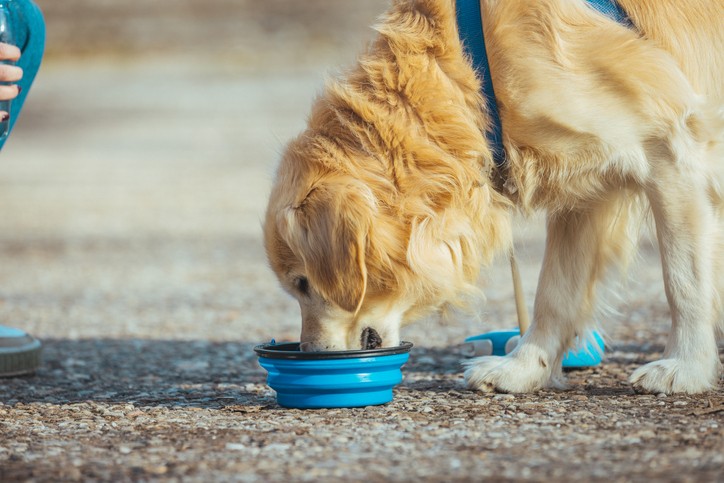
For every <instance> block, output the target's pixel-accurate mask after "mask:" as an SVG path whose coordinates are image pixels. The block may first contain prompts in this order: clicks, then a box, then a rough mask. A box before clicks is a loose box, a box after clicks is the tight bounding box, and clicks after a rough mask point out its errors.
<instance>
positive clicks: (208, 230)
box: [0, 0, 668, 346]
mask: <svg viewBox="0 0 724 483" xmlns="http://www.w3.org/2000/svg"><path fill="white" fill-rule="evenodd" d="M37 3H38V4H39V5H40V6H41V8H42V9H43V11H44V12H45V16H46V22H47V32H48V41H47V53H46V58H45V61H44V64H43V66H42V68H41V70H40V73H39V74H38V77H37V80H36V83H35V85H34V86H33V89H32V91H31V92H30V95H29V97H28V100H27V102H26V107H25V110H24V112H23V113H22V115H21V117H20V119H19V121H18V124H17V126H16V129H15V130H14V132H13V134H12V136H11V138H10V139H9V140H8V142H7V144H6V145H5V149H4V150H3V151H2V153H1V154H0V324H5V325H13V326H16V327H20V328H23V329H25V330H28V331H30V332H32V333H33V334H35V335H36V336H39V337H42V338H63V339H78V338H95V337H106V338H148V339H162V338H174V339H201V340H242V341H245V342H258V341H265V340H269V339H270V338H271V337H276V338H277V339H287V340H295V339H297V338H298V336H299V320H300V317H299V309H298V307H297V306H296V304H295V303H294V302H292V300H291V299H290V298H289V297H288V296H286V295H285V294H284V293H282V292H281V290H280V289H279V287H278V284H277V282H276V279H275V278H274V276H273V275H272V274H271V271H270V270H269V269H268V268H267V264H266V259H265V256H264V252H263V248H262V244H261V220H262V217H263V212H264V209H265V206H266V201H267V195H268V192H269V186H270V182H271V179H272V176H273V173H274V169H275V166H276V163H277V159H278V155H279V153H280V151H281V149H282V147H283V145H284V143H285V142H286V141H287V140H288V139H290V138H291V137H292V136H294V135H295V134H296V133H298V132H299V131H300V130H301V129H302V128H303V127H304V124H305V119H306V115H307V112H308V110H309V107H310V105H311V102H312V99H313V97H314V96H315V94H316V93H317V92H318V91H319V90H320V88H321V86H322V84H323V81H324V77H325V75H328V74H329V73H333V72H335V71H336V70H338V69H340V68H343V67H345V66H348V65H350V64H352V63H353V62H354V60H355V57H356V55H357V54H358V53H359V52H360V51H361V50H362V49H363V48H364V46H365V44H366V43H367V42H368V41H370V40H371V39H372V38H373V36H374V32H373V31H372V30H371V29H370V25H372V24H374V22H375V20H376V19H377V17H378V16H379V15H380V14H382V13H383V12H384V11H385V10H386V7H387V5H388V3H389V2H388V0H364V1H359V0H304V1H295V0H264V1H258V0H203V1H200V0H153V1H149V0H124V1H119V0H63V1H58V0H37ZM516 231H517V233H516V242H517V244H518V245H519V248H520V250H519V256H520V263H521V269H522V272H523V277H524V285H525V290H526V294H527V298H528V303H529V305H531V304H532V301H533V297H534V292H535V285H536V283H535V282H536V280H537V271H538V268H539V266H540V265H539V263H540V257H541V254H542V250H543V239H544V237H543V230H542V224H541V222H540V220H539V219H535V220H533V221H527V222H525V223H523V224H521V225H519V226H518V228H517V230H516ZM645 254H646V263H647V264H649V263H650V264H652V265H651V266H652V269H651V270H648V271H645V272H641V273H639V274H638V275H637V276H638V278H639V279H640V280H642V281H643V282H644V283H643V284H641V285H640V286H639V288H640V290H638V291H629V297H630V298H628V299H627V302H629V303H630V305H629V306H628V307H629V308H623V307H621V308H620V310H623V311H624V314H623V316H624V318H626V319H628V321H629V322H637V321H638V322H641V324H640V325H639V326H638V327H637V328H636V329H635V334H632V333H631V330H630V329H629V331H628V332H622V331H621V330H622V329H621V328H620V327H619V326H609V327H608V330H609V334H611V335H612V336H613V337H614V338H615V337H618V336H625V337H627V338H630V337H631V336H634V337H637V338H639V337H640V338H641V339H643V340H652V338H654V336H655V337H657V338H658V340H663V337H664V335H663V334H662V333H661V328H660V327H659V328H658V329H655V328H654V327H653V326H651V325H650V324H648V323H646V320H650V319H655V320H658V321H660V322H661V324H662V325H664V327H665V326H666V325H667V320H668V314H667V312H666V311H667V309H666V304H665V302H664V298H663V290H662V288H661V282H660V278H661V277H660V271H659V268H658V267H657V266H656V264H657V263H658V262H657V257H656V254H655V250H651V246H650V245H649V246H648V251H647V252H645ZM491 270H492V272H493V273H492V274H490V275H489V276H488V277H486V279H487V280H490V281H491V282H490V283H489V284H488V287H486V289H485V290H486V296H487V302H486V304H485V306H484V308H482V309H481V313H480V319H482V323H481V320H477V319H475V320H473V319H470V318H463V319H462V320H461V322H460V323H458V324H453V325H452V326H450V327H447V328H445V329H444V330H430V328H431V324H434V322H428V323H423V324H417V325H415V326H413V327H412V328H411V329H409V331H408V332H407V335H405V337H408V338H409V340H412V341H413V342H415V343H416V344H420V345H433V346H434V345H448V344H456V343H459V342H460V341H461V340H462V339H463V338H464V337H466V336H468V335H472V334H475V333H479V332H482V331H484V330H489V329H492V328H502V327H510V326H514V325H515V309H514V304H513V298H512V285H511V283H510V278H509V271H508V266H507V263H506V261H505V260H501V261H499V262H498V263H497V264H496V265H494V266H493V267H492V269H491ZM652 302H653V304H652ZM615 305H616V306H617V307H620V306H621V304H619V303H618V302H616V304H615ZM643 305H647V306H651V307H652V308H651V310H653V311H654V312H656V313H651V312H650V311H649V312H646V311H641V310H638V309H640V307H641V306H643Z"/></svg>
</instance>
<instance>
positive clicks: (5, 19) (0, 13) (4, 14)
mask: <svg viewBox="0 0 724 483" xmlns="http://www.w3.org/2000/svg"><path fill="white" fill-rule="evenodd" d="M12 1H13V0H0V42H2V43H5V44H11V45H17V44H16V43H15V36H14V35H13V22H12V17H11V11H10V8H11V3H12ZM0 63H3V64H8V63H11V62H10V61H7V60H4V61H0ZM2 84H3V85H7V84H8V83H7V82H3V83H2ZM11 106H12V101H0V111H5V112H7V113H8V116H7V117H5V118H3V119H0V139H3V140H4V139H5V138H6V137H7V135H8V134H9V133H10V108H11Z"/></svg>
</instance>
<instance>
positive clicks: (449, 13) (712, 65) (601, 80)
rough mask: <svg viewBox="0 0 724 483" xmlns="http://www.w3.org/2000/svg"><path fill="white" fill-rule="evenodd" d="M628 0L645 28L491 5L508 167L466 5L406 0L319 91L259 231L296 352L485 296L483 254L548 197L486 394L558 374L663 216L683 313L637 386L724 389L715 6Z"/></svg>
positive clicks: (472, 366)
mask: <svg viewBox="0 0 724 483" xmlns="http://www.w3.org/2000/svg"><path fill="white" fill-rule="evenodd" d="M619 4H620V5H621V7H622V8H623V9H624V10H625V11H626V12H627V14H628V15H629V17H630V19H631V20H632V22H633V24H634V25H635V28H628V27H626V26H623V25H621V24H619V23H617V22H615V21H613V20H610V19H609V18H607V17H606V16H604V15H603V14H601V13H599V12H597V11H596V10H594V9H593V8H591V7H590V6H589V5H588V4H587V3H586V1H585V0H536V1H531V0H505V1H503V0H481V8H482V12H483V15H482V18H483V20H482V22H483V26H484V30H485V37H486V45H487V48H488V56H489V60H490V70H491V73H492V79H493V83H494V85H495V90H496V99H497V103H498V106H499V109H500V117H501V121H502V130H503V135H504V147H505V150H506V158H505V159H506V162H505V164H504V165H503V166H502V167H501V168H498V167H497V166H496V165H495V163H494V160H493V158H492V155H491V147H490V146H488V143H487V141H486V135H485V133H486V129H489V128H490V126H489V110H488V107H487V106H486V104H485V102H484V100H483V97H482V94H481V91H480V89H481V83H480V80H479V79H478V78H477V77H476V73H475V71H474V70H473V68H472V67H471V60H470V59H469V58H468V57H467V56H466V55H465V54H464V51H463V47H462V45H461V41H460V39H459V34H458V30H457V25H456V19H455V3H454V0H394V1H393V4H392V6H391V7H390V10H389V11H388V12H387V13H386V14H385V15H384V16H383V17H382V18H381V20H380V23H379V24H378V25H377V26H376V27H375V30H376V31H377V36H376V39H375V40H374V41H373V42H372V43H371V44H370V46H369V47H368V49H367V50H366V52H364V53H363V54H362V55H361V56H360V57H359V58H358V60H357V62H356V64H355V65H354V66H353V67H352V68H351V69H350V70H348V71H346V72H345V73H344V74H341V75H339V76H337V77H335V78H333V79H332V80H330V81H328V82H327V83H326V86H325V88H324V90H323V92H322V93H321V94H320V96H319V97H318V98H317V99H316V101H315V102H314V105H313V108H312V112H311V115H310V117H309V120H308V127H307V128H306V130H305V131H304V132H302V133H301V134H300V135H299V136H298V137H297V138H296V139H294V140H292V141H291V142H290V143H289V145H288V146H287V147H286V150H285V152H284V154H283V157H282V159H281V162H280V165H279V168H278V171H277V173H276V177H275V181H274V185H273V188H272V192H271V196H270V199H269V205H268V210H267V213H266V219H265V224H264V235H265V247H266V251H267V254H268V258H269V261H270V265H271V267H272V269H273V270H274V272H275V273H276V275H277V276H278V278H279V280H280V281H281V284H282V285H283V286H284V288H285V289H286V290H287V291H289V292H290V293H291V294H292V296H294V297H295V298H296V299H297V300H298V301H299V304H300V307H301V314H302V329H301V341H302V350H310V351H319V350H344V349H360V348H365V347H371V346H375V345H382V346H395V345H397V344H398V343H399V342H400V335H399V332H400V327H401V326H404V325H405V324H408V323H410V322H413V321H415V320H416V319H419V318H421V317H423V316H426V315H430V314H432V313H434V312H436V311H439V310H441V309H442V308H444V307H445V306H447V305H448V304H452V305H464V304H465V301H466V300H468V299H469V297H470V296H471V295H474V294H475V293H476V291H477V290H478V289H477V287H478V285H477V282H478V280H479V276H480V272H481V268H482V267H484V266H485V265H486V264H487V263H488V262H490V260H491V259H492V258H493V257H494V256H495V255H496V254H503V255H506V254H508V253H509V251H510V249H511V245H512V242H511V217H512V215H513V214H514V212H515V211H516V210H520V211H521V212H523V213H530V212H533V211H534V210H544V211H545V212H546V213H547V241H546V251H545V257H544V260H543V266H542V270H541V274H540V280H539V285H538V289H537V294H536V298H535V307H534V313H533V321H532V325H531V327H530V329H529V330H528V331H527V332H526V333H525V335H524V336H523V337H522V338H521V341H520V343H519V344H518V346H517V347H516V348H515V350H514V351H512V352H511V353H510V354H508V355H507V356H505V357H492V356H491V357H481V358H477V359H473V360H472V361H471V362H470V363H469V364H468V367H467V371H466V373H465V376H466V380H467V382H468V385H469V386H470V387H471V388H474V389H479V390H483V391H493V390H497V391H504V392H528V391H534V390H537V389H539V388H544V387H557V386H561V385H562V371H561V369H560V368H561V359H562V355H563V354H564V353H565V351H566V350H567V349H568V348H569V347H570V346H571V344H572V343H573V341H574V339H575V337H576V336H577V335H581V336H585V334H587V333H589V332H590V331H591V330H592V328H593V322H592V315H593V311H594V309H595V306H596V292H597V288H598V287H599V286H600V285H601V282H602V280H603V278H604V276H605V275H606V273H607V272H608V270H609V268H611V267H616V266H625V265H626V261H627V260H629V258H630V255H631V253H632V252H633V250H634V248H635V246H636V244H637V241H638V240H637V238H638V232H639V228H640V226H641V225H642V224H644V223H645V220H646V218H652V219H653V222H654V223H655V227H656V234H657V237H658V242H659V247H660V252H661V259H662V263H663V277H664V282H665V287H666V295H667V298H668V302H669V305H670V309H671V318H672V328H671V333H670V336H669V339H668V342H667V344H666V349H665V352H664V354H663V358H662V359H661V360H658V361H655V362H651V363H649V364H646V365H645V366H643V367H641V368H639V369H638V370H636V371H635V372H634V373H633V375H632V376H631V381H632V383H633V385H634V387H636V388H637V389H639V390H642V391H649V392H654V393H660V392H664V393H676V392H686V393H699V392H703V391H707V390H711V389H713V388H715V387H716V386H717V384H718V379H719V371H720V361H719V354H718V349H717V343H716V337H717V328H718V327H719V328H720V327H721V322H722V288H723V286H724V221H723V216H724V215H723V214H722V212H723V211H724V209H723V208H724V196H722V191H721V188H720V184H721V183H722V180H723V178H724V173H723V171H724V163H722V156H721V155H722V152H721V150H720V146H721V144H722V141H724V139H723V138H724V109H723V108H724V82H723V81H722V79H723V78H724V2H722V1H720V0H687V1H685V2H682V1H680V0H620V2H619ZM649 214H650V215H652V216H647V215H649Z"/></svg>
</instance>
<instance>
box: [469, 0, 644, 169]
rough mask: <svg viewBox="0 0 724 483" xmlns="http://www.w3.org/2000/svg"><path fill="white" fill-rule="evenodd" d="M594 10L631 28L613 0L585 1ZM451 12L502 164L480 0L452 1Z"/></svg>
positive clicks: (492, 146)
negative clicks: (477, 80) (480, 84)
mask: <svg viewBox="0 0 724 483" xmlns="http://www.w3.org/2000/svg"><path fill="white" fill-rule="evenodd" d="M586 1H587V2H588V4H589V5H590V6H591V7H592V8H594V9H595V10H597V11H599V12H601V13H602V14H604V15H606V16H607V17H609V18H610V19H611V20H614V21H616V22H618V23H620V24H622V25H624V26H626V27H629V28H633V23H632V22H631V19H629V17H628V15H627V14H626V12H625V11H624V10H623V9H622V8H621V6H620V5H619V4H618V2H616V0H586ZM455 14H456V17H457V24H458V32H459V35H460V40H461V41H462V44H463V49H464V50H465V52H466V53H467V54H468V57H470V59H471V61H472V64H473V68H474V69H475V72H476V73H477V75H478V78H479V79H480V81H481V83H482V88H481V90H482V94H483V97H484V98H485V104H486V105H487V107H488V115H489V116H490V124H491V125H490V128H489V129H488V131H487V133H486V137H487V139H488V145H489V146H490V150H491V151H492V153H493V159H494V160H495V165H496V166H498V167H502V166H503V165H504V164H505V148H504V147H503V127H502V125H501V123H500V113H499V112H498V103H497V102H496V101H495V90H494V89H493V78H492V76H491V75H490V65H489V63H488V52H487V51H486V50H485V36H484V35H483V20H482V16H481V12H480V0H456V2H455Z"/></svg>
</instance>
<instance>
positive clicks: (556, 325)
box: [465, 191, 640, 392]
mask: <svg viewBox="0 0 724 483" xmlns="http://www.w3.org/2000/svg"><path fill="white" fill-rule="evenodd" d="M637 206H638V200H637V198H636V197H635V196H634V195H631V194H630V193H627V192H625V191H622V192H621V193H619V194H615V193H613V194H612V196H610V197H608V199H607V201H605V202H599V203H595V204H591V205H590V206H589V207H587V208H586V209H585V210H584V209H582V210H579V211H575V212H573V211H571V212H566V213H560V214H555V215H551V216H549V217H548V236H547V239H546V253H545V257H544V261H543V268H542V271H541V275H540V281H539V284H538V290H537V294H536V301H535V311H534V320H533V323H532V325H531V327H530V330H529V331H528V332H527V333H526V334H525V335H524V336H523V337H522V339H521V341H520V343H519V344H518V346H517V347H516V349H515V350H514V351H513V352H511V353H510V354H508V355H507V356H505V357H480V358H478V359H473V360H472V361H470V362H469V363H468V370H467V371H466V373H465V376H466V379H467V381H468V384H469V385H470V386H471V387H472V388H475V389H480V390H485V391H492V390H498V391H503V392H529V391H534V390H536V389H540V388H543V387H546V386H555V387H563V386H564V381H563V375H562V370H561V359H562V357H563V354H564V353H565V351H566V350H567V349H568V348H569V347H570V346H571V344H572V342H573V340H574V338H575V337H576V336H577V335H581V336H584V335H586V332H587V329H588V326H589V325H590V321H591V314H592V312H593V309H594V305H595V288H596V284H597V282H598V281H599V280H600V278H601V277H602V276H603V275H604V274H605V272H606V268H607V267H608V266H609V265H610V264H611V263H612V262H614V261H621V260H625V259H626V258H627V257H628V254H629V253H630V252H631V250H632V248H633V246H634V245H635V241H636V240H635V237H634V236H631V234H630V233H629V232H630V230H629V225H630V222H631V219H632V216H631V215H632V214H636V215H638V214H639V213H640V210H638V209H637ZM633 218H634V219H637V218H638V216H634V217H633Z"/></svg>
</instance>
